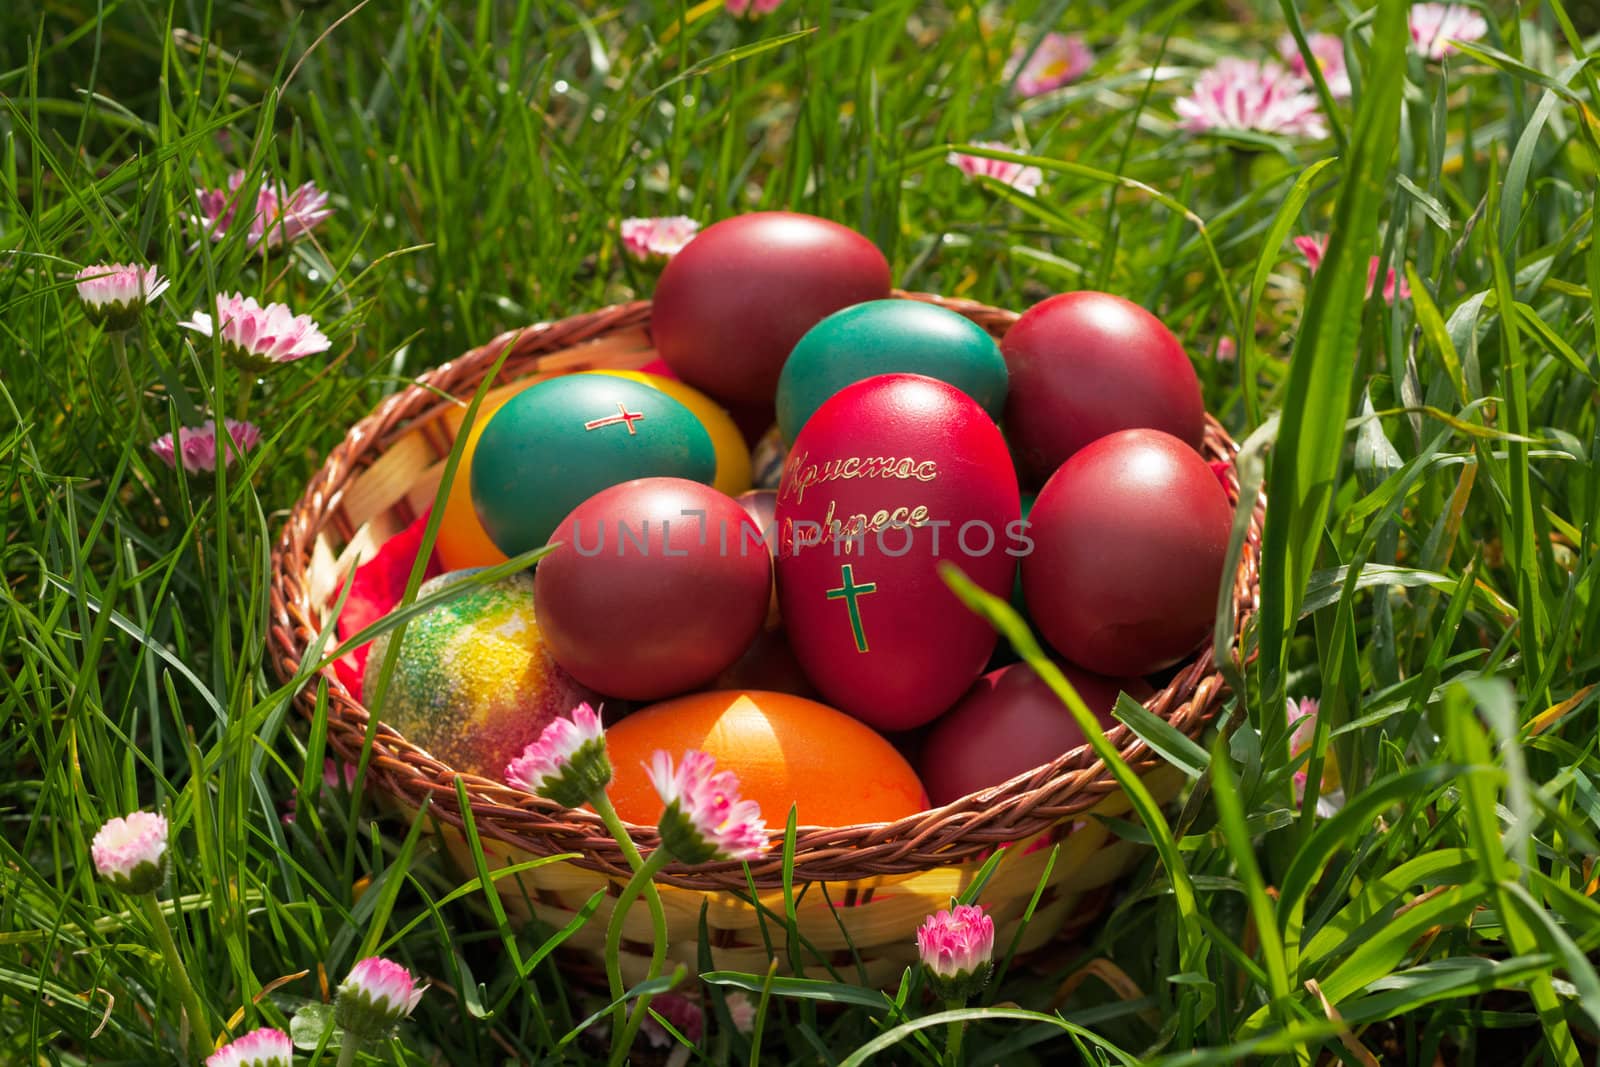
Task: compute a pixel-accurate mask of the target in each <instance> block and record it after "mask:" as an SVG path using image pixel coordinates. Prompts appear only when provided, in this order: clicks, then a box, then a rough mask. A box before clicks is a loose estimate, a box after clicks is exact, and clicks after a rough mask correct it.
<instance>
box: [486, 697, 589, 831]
mask: <svg viewBox="0 0 1600 1067" xmlns="http://www.w3.org/2000/svg"><path fill="white" fill-rule="evenodd" d="M506 781H508V782H510V783H511V784H512V785H514V786H516V787H517V788H518V789H525V790H527V791H528V792H530V793H536V794H538V795H539V796H541V797H545V798H547V799H549V800H553V801H555V802H556V803H557V804H560V805H561V806H562V807H564V808H575V807H577V806H578V805H580V804H584V803H586V802H588V801H589V800H590V799H591V798H592V797H593V796H594V795H595V794H596V793H599V792H600V791H601V790H603V789H605V787H606V786H608V785H610V784H611V759H610V757H609V756H607V755H606V733H605V730H604V729H603V728H602V727H601V725H600V716H599V715H598V714H596V712H595V710H594V709H593V708H591V707H590V706H589V705H588V704H587V703H584V704H579V705H578V706H577V707H576V708H574V709H573V711H572V718H571V719H570V720H569V719H556V720H555V721H554V722H552V723H550V725H549V726H546V727H545V728H544V733H542V734H540V735H539V740H537V741H534V742H532V743H530V744H529V745H528V747H527V748H525V749H523V750H522V755H520V756H518V757H517V758H516V759H514V760H512V761H511V763H510V764H509V765H507V767H506Z"/></svg>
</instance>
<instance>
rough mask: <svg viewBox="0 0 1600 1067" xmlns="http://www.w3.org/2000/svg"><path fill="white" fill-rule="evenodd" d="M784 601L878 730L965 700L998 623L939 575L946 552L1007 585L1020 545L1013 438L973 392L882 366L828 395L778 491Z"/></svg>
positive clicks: (983, 577)
mask: <svg viewBox="0 0 1600 1067" xmlns="http://www.w3.org/2000/svg"><path fill="white" fill-rule="evenodd" d="M777 514H778V564H777V569H778V603H779V606H780V607H781V608H782V609H783V618H784V625H785V627H786V628H787V629H788V632H789V642H790V645H791V646H792V647H793V649H794V653H795V657H796V658H797V659H798V660H799V661H800V665H801V666H802V667H803V668H805V671H806V675H807V676H808V677H809V678H810V679H811V681H812V682H813V683H814V684H815V685H816V687H817V689H818V690H819V691H821V693H822V694H823V696H824V697H825V698H826V699H827V702H828V703H830V704H832V705H833V706H834V707H837V708H841V709H843V710H845V711H848V712H850V713H851V714H852V715H854V716H856V717H857V718H859V719H861V720H863V721H864V722H866V723H868V724H869V725H871V726H874V727H877V728H878V729H880V730H906V729H910V728H912V727H915V726H920V725H921V724H923V723H925V722H928V721H929V720H930V719H932V718H934V717H935V716H936V715H938V714H939V713H940V712H941V711H943V710H945V709H946V708H948V707H949V706H950V705H951V704H953V703H954V702H955V701H956V700H957V698H959V697H960V696H961V694H962V693H963V692H965V691H966V688H967V686H969V685H971V684H972V681H973V679H975V678H976V677H978V675H979V674H981V673H982V672H983V668H984V666H985V665H986V663H987V662H988V658H989V653H990V651H991V650H992V649H993V648H994V644H995V633H994V631H993V630H992V629H991V628H990V626H989V624H988V623H987V622H985V621H984V620H983V619H982V618H981V617H979V616H978V615H976V614H974V613H973V612H971V611H969V610H968V609H967V608H966V607H965V606H964V605H963V604H962V603H961V601H960V600H958V599H957V598H956V595H955V594H954V593H952V592H951V591H950V588H949V587H948V586H947V585H945V583H944V581H943V579H941V578H940V576H939V573H938V567H939V564H940V563H941V562H944V561H948V562H950V563H953V564H955V565H956V566H957V567H959V568H961V569H962V570H963V571H965V572H966V574H967V575H968V577H970V578H971V579H972V580H973V581H974V582H976V583H977V584H978V585H980V586H982V587H983V588H984V589H987V590H989V591H990V592H992V593H995V594H996V595H999V596H1005V595H1007V593H1008V592H1009V590H1010V588H1011V575H1012V574H1013V573H1014V572H1015V566H1016V558H1015V555H1016V554H1019V553H1020V552H1021V533H1022V531H1021V522H1020V519H1019V516H1020V514H1021V505H1020V502H1019V499H1018V493H1017V480H1016V475H1015V473H1014V472H1013V470H1012V468H1011V461H1010V457H1009V455H1008V454H1007V452H1006V445H1005V441H1004V440H1003V439H1002V438H1001V436H1000V431H999V430H998V429H997V428H996V427H995V424H994V422H993V420H991V419H990V418H989V416H988V415H986V414H984V411H983V408H981V407H979V406H978V404H977V402H976V401H974V400H973V399H972V398H971V397H969V396H967V395H966V394H965V393H963V392H961V391H960V390H959V389H956V388H955V387H954V386H951V385H948V384H946V383H944V382H941V381H936V380H935V379H933V378H927V377H924V376H922V375H919V374H883V375H878V376H876V377H873V378H867V379H864V380H863V381H860V382H856V383H855V384H853V385H850V386H847V387H846V388H844V389H842V390H840V391H839V392H838V393H836V394H834V396H833V397H832V398H830V399H829V400H827V401H826V402H824V403H823V405H822V406H821V407H820V408H818V409H817V411H816V413H815V414H814V415H812V416H811V418H810V420H808V421H807V423H806V425H805V427H804V428H803V429H802V430H801V431H800V434H799V436H798V437H797V438H796V440H795V443H794V448H793V449H792V450H791V451H790V453H789V459H788V462H787V463H786V464H785V466H784V473H783V480H782V483H781V484H780V485H779V488H778V513H777Z"/></svg>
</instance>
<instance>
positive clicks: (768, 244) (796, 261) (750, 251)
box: [651, 211, 889, 422]
mask: <svg viewBox="0 0 1600 1067" xmlns="http://www.w3.org/2000/svg"><path fill="white" fill-rule="evenodd" d="M888 295H889V262H888V260H886V259H884V258H883V253H882V252H880V251H878V248H877V246H876V245H874V244H873V243H872V242H871V241H869V240H867V239H866V238H865V237H863V236H861V235H860V234H859V233H856V232H855V231H854V230H851V229H848V228H847V227H844V226H841V225H839V224H838V223H836V222H830V221H828V220H827V219H819V218H817V217H815V216H813V215H800V214H796V213H794V212H789V211H761V212H756V213H754V214H750V215H737V216H735V217H733V218H730V219H724V220H722V221H721V222H718V223H716V224H715V225H712V226H708V227H707V228H706V229H704V230H702V231H701V232H700V233H699V234H698V235H697V236H696V237H695V239H694V240H693V241H690V242H689V243H688V244H687V245H685V246H684V248H683V251H681V252H679V253H678V254H677V255H676V256H674V257H673V258H672V260H671V261H670V262H669V263H668V264H667V266H666V269H665V270H663V271H662V272H661V280H660V281H659V282H657V283H656V292H655V303H654V307H653V309H652V311H651V333H652V336H653V337H654V339H655V344H656V350H657V352H659V353H660V355H661V358H662V359H664V360H666V362H667V363H668V365H670V366H671V367H672V369H673V371H674V373H676V374H677V375H678V377H680V378H682V379H683V380H684V381H685V382H688V383H689V384H690V385H692V386H694V387H695V388H697V389H699V390H701V391H702V392H705V393H709V394H710V395H711V396H714V397H716V398H717V399H718V400H721V401H723V402H724V403H726V404H728V405H730V406H745V405H749V406H759V407H760V408H762V409H763V410H764V411H766V412H767V413H769V414H768V416H767V418H768V422H770V412H771V409H772V400H773V396H774V394H775V393H776V391H777V388H778V375H779V374H780V373H781V372H782V370H783V361H784V360H786V359H788V358H789V350H790V349H792V348H794V346H795V342H797V341H799V340H800V338H801V337H802V336H804V335H805V332H806V331H807V330H809V329H811V327H813V326H815V325H816V324H817V323H818V322H820V321H822V319H824V318H826V317H827V316H828V315H831V314H832V313H833V312H835V311H838V310H839V309H840V308H844V307H849V306H850V305H851V304H859V303H861V302H862V301H864V300H881V299H883V298H884V297H887V296H888Z"/></svg>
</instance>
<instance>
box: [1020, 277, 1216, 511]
mask: <svg viewBox="0 0 1600 1067" xmlns="http://www.w3.org/2000/svg"><path fill="white" fill-rule="evenodd" d="M1000 349H1001V351H1002V352H1003V353H1004V354H1005V360H1006V367H1007V368H1008V369H1009V370H1010V373H1011V388H1010V392H1009V394H1008V396H1007V399H1006V411H1005V426H1006V434H1007V435H1008V436H1009V437H1010V438H1011V444H1012V447H1013V449H1014V451H1015V453H1016V456H1017V461H1018V464H1019V465H1020V466H1021V468H1022V472H1023V477H1024V479H1025V480H1026V481H1027V482H1028V483H1029V484H1031V485H1038V484H1040V483H1041V482H1043V481H1044V480H1045V479H1046V478H1048V477H1050V475H1051V474H1053V473H1054V472H1055V469H1056V468H1057V467H1059V466H1060V465H1061V464H1062V463H1065V462H1066V460H1067V458H1068V457H1069V456H1071V455H1072V454H1073V453H1074V452H1077V451H1078V450H1079V449H1080V448H1083V447H1084V446H1085V445H1087V444H1088V443H1089V442H1091V441H1094V440H1096V439H1097V438H1100V437H1104V436H1105V435H1106V434H1108V433H1114V432H1116V431H1117V430H1127V429H1134V428H1139V427H1144V428H1148V429H1153V430H1161V431H1163V432H1165V433H1169V434H1172V435H1173V436H1174V437H1176V438H1178V439H1179V440H1180V441H1183V442H1185V443H1187V444H1188V445H1190V446H1191V447H1192V448H1196V449H1198V448H1199V447H1200V445H1201V443H1202V441H1203V439H1204V437H1205V428H1206V411H1205V401H1204V400H1203V399H1202V398H1201V395H1200V380H1199V379H1198V378H1197V377H1195V373H1194V366H1193V365H1192V364H1191V363H1190V362H1189V357H1188V356H1187V355H1186V354H1185V353H1184V351H1183V345H1182V344H1180V343H1179V341H1178V339H1177V338H1176V337H1174V336H1173V334H1172V331H1171V330H1169V329H1167V328H1166V326H1164V325H1163V324H1162V322H1161V320H1160V319H1158V318H1156V317H1155V316H1154V315H1152V314H1150V312H1148V311H1146V310H1145V309H1144V308H1142V307H1140V306H1139V305H1138V304H1135V303H1133V302H1131V301H1128V300H1124V299H1123V298H1122V297H1120V296H1113V295H1111V294H1110V293H1097V292H1092V291H1083V292H1075V293H1061V294H1059V295H1057V296H1052V297H1050V298H1049V299H1048V300H1044V301H1041V302H1040V303H1037V304H1035V305H1034V306H1033V307H1031V308H1029V309H1028V310H1027V311H1025V312H1024V313H1023V315H1022V317H1021V318H1019V319H1018V320H1017V321H1016V323H1015V324H1013V325H1012V327H1011V329H1010V330H1008V331H1006V336H1005V339H1004V340H1003V341H1002V342H1001V344H1000Z"/></svg>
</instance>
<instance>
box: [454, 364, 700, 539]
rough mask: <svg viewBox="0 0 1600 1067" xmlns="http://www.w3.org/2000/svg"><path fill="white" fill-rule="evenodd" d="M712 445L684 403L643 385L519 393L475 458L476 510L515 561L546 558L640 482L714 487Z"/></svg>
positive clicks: (538, 388)
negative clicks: (579, 514) (568, 533)
mask: <svg viewBox="0 0 1600 1067" xmlns="http://www.w3.org/2000/svg"><path fill="white" fill-rule="evenodd" d="M716 469H717V457H716V452H715V450H714V449H713V447H712V444H711V436H710V435H709V434H708V433H707V432H706V428H705V427H704V426H703V425H701V423H700V420H699V419H697V418H695V417H694V413H693V412H691V411H690V410H689V409H688V408H686V407H684V406H683V405H682V404H680V403H679V402H678V401H676V400H674V399H673V398H672V397H670V396H668V395H667V394H666V393H664V392H662V391H661V390H660V389H652V388H651V387H650V386H648V385H643V384H641V383H639V382H630V381H628V380H626V379H623V378H614V377H611V376H610V375H604V374H568V375H564V376H562V377H560V378H550V379H547V380H546V381H542V382H539V383H538V384H537V385H534V386H533V387H532V388H529V389H527V390H525V391H524V392H521V393H518V394H517V395H516V396H514V397H512V398H511V399H510V400H508V401H506V403H505V405H504V406H503V407H501V408H500V410H499V411H497V412H496V413H495V416H494V418H492V419H490V420H489V424H488V425H487V426H486V427H484V431H483V436H482V437H480V438H478V443H477V451H476V452H475V453H474V454H473V457H472V503H473V506H474V507H475V508H476V510H477V513H478V518H479V520H480V521H481V522H482V523H483V528H484V530H485V531H486V532H487V533H488V534H489V538H490V540H492V541H493V542H494V544H495V547H496V548H498V549H499V550H500V551H502V552H504V553H505V554H506V555H507V556H514V555H517V554H518V553H520V552H526V551H528V550H529V549H533V548H538V547H539V546H540V545H542V544H544V543H545V542H546V541H548V540H549V539H550V534H551V532H552V531H553V530H554V529H555V528H556V525H557V524H558V523H560V522H561V520H562V519H563V518H565V517H566V515H567V514H568V513H569V512H570V511H571V510H572V509H573V508H575V507H577V506H578V505H579V504H581V503H583V501H585V500H587V499H588V498H589V497H591V496H593V495H594V494H595V493H597V492H599V491H600V490H602V489H604V488H606V487H607V486H612V485H616V484H617V483H618V482H625V481H629V480H631V479H634V478H649V477H655V476H661V477H672V478H689V479H692V480H694V481H697V482H706V483H709V482H710V481H711V479H712V478H713V477H714V476H715V475H716Z"/></svg>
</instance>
